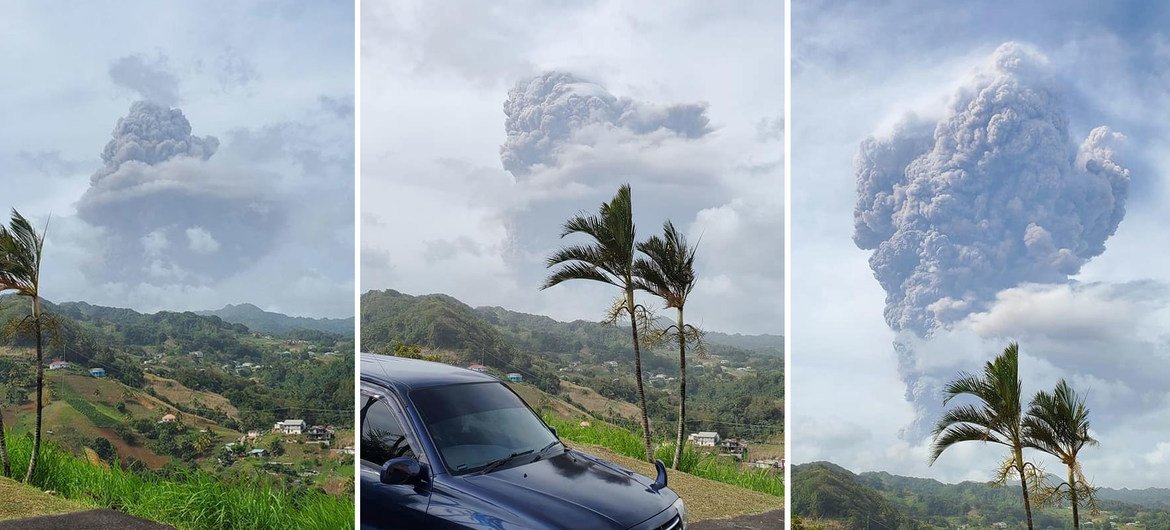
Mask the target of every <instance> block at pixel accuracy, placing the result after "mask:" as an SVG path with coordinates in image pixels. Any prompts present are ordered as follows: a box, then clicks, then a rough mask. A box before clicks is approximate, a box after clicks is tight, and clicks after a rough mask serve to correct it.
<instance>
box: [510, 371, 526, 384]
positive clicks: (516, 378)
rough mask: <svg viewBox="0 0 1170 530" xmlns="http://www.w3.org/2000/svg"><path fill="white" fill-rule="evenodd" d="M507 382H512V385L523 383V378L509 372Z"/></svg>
mask: <svg viewBox="0 0 1170 530" xmlns="http://www.w3.org/2000/svg"><path fill="white" fill-rule="evenodd" d="M508 380H509V381H511V382H513V383H523V382H524V376H522V375H520V374H518V373H516V372H511V373H509V374H508Z"/></svg>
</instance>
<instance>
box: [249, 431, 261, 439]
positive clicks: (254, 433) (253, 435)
mask: <svg viewBox="0 0 1170 530" xmlns="http://www.w3.org/2000/svg"><path fill="white" fill-rule="evenodd" d="M259 437H260V431H256V430H251V431H248V435H247V438H248V440H255V439H257V438H259Z"/></svg>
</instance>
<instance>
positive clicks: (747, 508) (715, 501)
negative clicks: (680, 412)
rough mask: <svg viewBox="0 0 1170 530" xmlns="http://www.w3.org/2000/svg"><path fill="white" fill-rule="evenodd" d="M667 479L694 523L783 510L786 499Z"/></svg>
mask: <svg viewBox="0 0 1170 530" xmlns="http://www.w3.org/2000/svg"><path fill="white" fill-rule="evenodd" d="M570 444H571V445H573V446H574V448H576V449H580V450H582V451H585V452H586V453H590V454H594V455H597V456H600V457H601V458H604V459H606V460H609V461H611V462H614V463H616V464H618V465H621V466H624V467H627V468H629V469H632V470H634V471H636V472H638V473H641V474H643V475H646V476H648V477H653V476H655V474H656V473H657V471H655V469H654V466H653V465H651V464H648V463H646V462H644V461H642V460H638V459H636V458H630V457H628V456H625V455H621V454H618V453H616V452H614V451H613V450H611V449H608V448H606V447H602V446H599V445H589V444H574V443H572V442H570ZM667 477H668V478H669V479H670V481H669V484H670V489H672V490H674V492H675V493H677V494H678V495H679V497H682V498H683V501H685V502H686V503H687V512H688V516H689V519H690V521H691V522H694V521H699V520H702V519H721V518H725V517H734V516H738V515H751V514H757V513H763V512H769V511H772V510H779V509H782V508H784V497H783V496H781V497H777V496H775V495H768V494H765V493H758V492H754V491H744V490H743V489H742V488H739V487H736V486H732V485H729V484H724V483H721V482H717V481H713V480H708V479H705V478H702V477H696V476H693V475H689V474H687V473H680V472H674V471H671V472H667Z"/></svg>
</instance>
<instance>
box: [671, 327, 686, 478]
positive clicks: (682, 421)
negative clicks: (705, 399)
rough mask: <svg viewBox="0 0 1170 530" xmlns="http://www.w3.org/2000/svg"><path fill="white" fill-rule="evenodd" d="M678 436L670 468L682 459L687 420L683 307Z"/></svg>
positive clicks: (679, 328)
mask: <svg viewBox="0 0 1170 530" xmlns="http://www.w3.org/2000/svg"><path fill="white" fill-rule="evenodd" d="M675 325H676V326H678V436H677V437H676V438H675V440H674V461H673V462H672V463H671V465H670V467H671V469H678V462H679V460H682V448H683V431H684V430H685V429H686V422H687V337H686V334H685V333H683V330H684V329H686V328H685V327H684V324H683V309H682V308H681V307H680V308H678V322H676V323H675Z"/></svg>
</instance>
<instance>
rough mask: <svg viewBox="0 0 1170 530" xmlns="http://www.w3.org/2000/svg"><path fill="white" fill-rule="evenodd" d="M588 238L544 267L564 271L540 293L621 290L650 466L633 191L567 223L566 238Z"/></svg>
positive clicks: (550, 279)
mask: <svg viewBox="0 0 1170 530" xmlns="http://www.w3.org/2000/svg"><path fill="white" fill-rule="evenodd" d="M570 234H584V235H587V236H589V237H590V238H592V239H593V242H592V243H590V244H585V245H573V246H568V247H562V248H560V249H557V251H556V252H554V253H553V254H552V255H551V256H549V257H548V259H547V260H546V262H545V266H546V267H548V268H552V267H556V266H560V268H558V269H557V270H556V271H555V272H553V273H552V275H550V276H549V277H548V278H546V279H545V280H544V284H543V285H541V287H540V288H541V290H544V289H548V288H549V287H552V286H554V285H557V284H560V283H561V282H564V281H567V280H592V281H596V282H603V283H608V284H610V285H613V286H615V287H618V288H620V289H621V290H622V291H623V293H624V296H623V297H622V298H621V299H619V301H618V302H617V303H616V304H615V307H614V309H615V316H618V315H620V314H621V313H626V314H627V315H628V316H629V317H630V335H631V336H632V337H633V342H634V377H635V379H636V380H637V384H638V399H639V400H640V401H641V405H642V407H641V408H642V437H643V441H644V442H645V444H646V460H648V461H653V460H654V449H653V448H652V447H651V445H650V417H649V416H647V414H646V391H645V388H644V387H643V385H642V351H641V348H640V347H639V342H638V311H639V308H640V306H639V305H638V304H636V303H635V302H634V289H635V283H634V279H635V277H634V244H635V242H636V236H635V234H634V215H633V206H632V202H631V199H630V185H629V184H624V185H622V187H621V188H619V189H618V192H617V195H615V196H614V197H613V199H612V200H610V201H609V202H607V203H602V205H601V208H600V210H599V211H598V215H586V214H584V213H580V214H577V215H576V216H573V217H571V218H569V220H567V221H565V224H564V225H563V228H562V230H561V237H562V238H564V237H565V236H568V235H570Z"/></svg>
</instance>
